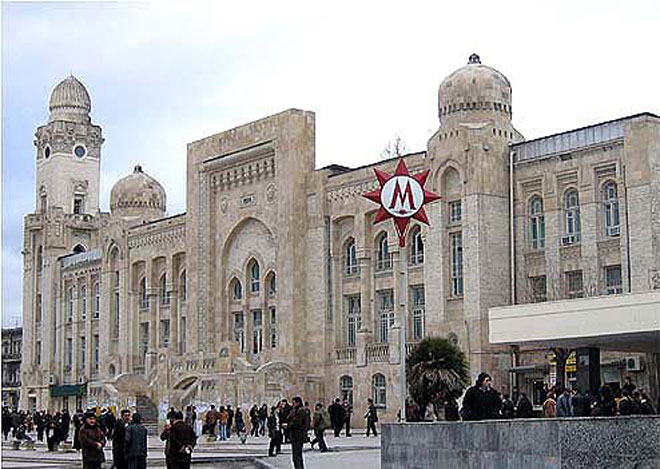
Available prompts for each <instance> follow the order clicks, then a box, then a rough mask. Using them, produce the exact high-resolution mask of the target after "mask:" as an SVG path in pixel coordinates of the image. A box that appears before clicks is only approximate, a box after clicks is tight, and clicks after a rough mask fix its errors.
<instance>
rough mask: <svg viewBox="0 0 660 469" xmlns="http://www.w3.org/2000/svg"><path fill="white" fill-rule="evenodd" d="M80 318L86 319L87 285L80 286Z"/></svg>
mask: <svg viewBox="0 0 660 469" xmlns="http://www.w3.org/2000/svg"><path fill="white" fill-rule="evenodd" d="M80 319H81V320H83V321H84V320H85V319H87V285H82V286H81V287H80Z"/></svg>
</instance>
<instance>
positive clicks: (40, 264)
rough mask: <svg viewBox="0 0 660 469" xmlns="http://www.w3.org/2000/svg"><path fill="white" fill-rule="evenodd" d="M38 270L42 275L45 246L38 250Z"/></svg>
mask: <svg viewBox="0 0 660 469" xmlns="http://www.w3.org/2000/svg"><path fill="white" fill-rule="evenodd" d="M37 270H38V272H39V273H41V271H42V270H44V248H43V246H39V248H38V249H37Z"/></svg>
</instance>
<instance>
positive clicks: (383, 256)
mask: <svg viewBox="0 0 660 469" xmlns="http://www.w3.org/2000/svg"><path fill="white" fill-rule="evenodd" d="M376 249H377V250H378V252H377V256H376V270H389V269H391V268H392V254H390V251H389V247H388V243H387V233H381V234H380V235H379V236H378V238H376Z"/></svg>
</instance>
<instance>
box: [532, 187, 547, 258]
mask: <svg viewBox="0 0 660 469" xmlns="http://www.w3.org/2000/svg"><path fill="white" fill-rule="evenodd" d="M529 241H530V245H531V248H532V249H543V248H544V247H545V215H544V213H543V199H542V198H541V197H539V196H534V197H532V200H530V201H529Z"/></svg>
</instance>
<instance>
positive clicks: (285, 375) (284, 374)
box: [266, 366, 291, 388]
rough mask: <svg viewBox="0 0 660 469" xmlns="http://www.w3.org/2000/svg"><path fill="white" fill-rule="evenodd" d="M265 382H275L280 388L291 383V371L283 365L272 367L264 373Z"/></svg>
mask: <svg viewBox="0 0 660 469" xmlns="http://www.w3.org/2000/svg"><path fill="white" fill-rule="evenodd" d="M266 383H267V384H275V385H278V386H280V387H281V388H285V387H288V385H289V384H290V383H291V372H290V371H289V370H288V369H286V368H285V367H283V366H278V367H275V368H272V369H271V370H269V371H268V372H267V373H266Z"/></svg>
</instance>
